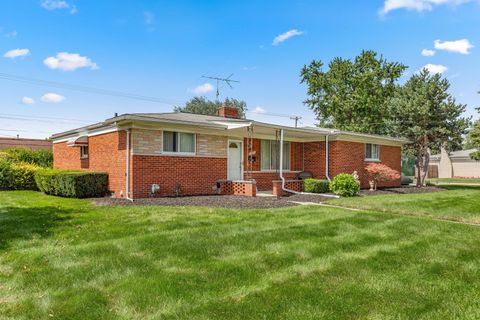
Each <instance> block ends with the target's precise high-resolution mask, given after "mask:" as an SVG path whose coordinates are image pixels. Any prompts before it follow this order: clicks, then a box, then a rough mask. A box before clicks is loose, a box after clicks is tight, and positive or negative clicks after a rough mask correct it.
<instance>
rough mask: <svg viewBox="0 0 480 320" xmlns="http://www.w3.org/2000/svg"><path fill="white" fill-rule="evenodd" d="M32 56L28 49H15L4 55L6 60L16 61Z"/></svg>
mask: <svg viewBox="0 0 480 320" xmlns="http://www.w3.org/2000/svg"><path fill="white" fill-rule="evenodd" d="M29 54H30V50H28V49H13V50H10V51H7V52H5V54H4V55H3V56H4V57H5V58H10V59H15V58H17V57H25V56H27V55H29Z"/></svg>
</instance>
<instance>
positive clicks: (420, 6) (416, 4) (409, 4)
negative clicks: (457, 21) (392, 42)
mask: <svg viewBox="0 0 480 320" xmlns="http://www.w3.org/2000/svg"><path fill="white" fill-rule="evenodd" d="M471 1H474V0H385V1H384V3H383V8H382V9H381V10H380V14H381V15H385V14H387V13H389V12H390V11H394V10H399V9H406V10H414V11H418V12H420V11H431V10H432V9H433V7H434V6H437V5H446V4H448V5H451V6H458V5H461V4H463V3H467V2H471Z"/></svg>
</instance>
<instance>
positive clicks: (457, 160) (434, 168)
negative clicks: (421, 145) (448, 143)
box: [428, 148, 480, 178]
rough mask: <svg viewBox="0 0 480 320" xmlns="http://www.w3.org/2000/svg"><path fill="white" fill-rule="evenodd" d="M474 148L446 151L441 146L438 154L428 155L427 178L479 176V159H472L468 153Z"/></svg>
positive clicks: (473, 150)
mask: <svg viewBox="0 0 480 320" xmlns="http://www.w3.org/2000/svg"><path fill="white" fill-rule="evenodd" d="M475 151H477V150H476V149H470V150H460V151H454V152H450V153H448V152H447V151H446V150H445V149H443V148H442V150H441V152H440V154H436V155H432V156H431V157H430V165H429V168H428V177H429V178H480V161H476V160H472V159H471V158H470V154H471V153H473V152H475Z"/></svg>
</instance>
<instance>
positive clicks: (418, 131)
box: [388, 69, 470, 186]
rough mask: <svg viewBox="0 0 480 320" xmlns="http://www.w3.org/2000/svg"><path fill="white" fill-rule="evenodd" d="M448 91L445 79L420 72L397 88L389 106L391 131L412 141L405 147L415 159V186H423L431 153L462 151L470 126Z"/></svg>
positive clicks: (463, 108)
mask: <svg viewBox="0 0 480 320" xmlns="http://www.w3.org/2000/svg"><path fill="white" fill-rule="evenodd" d="M449 88H450V83H449V82H448V80H447V79H445V78H442V77H441V75H440V74H433V75H432V74H430V73H429V72H428V70H426V69H423V70H422V71H420V72H419V73H416V74H414V75H413V76H412V77H411V78H410V79H409V80H408V81H407V82H406V83H405V85H403V86H402V87H399V89H398V90H397V91H396V93H395V95H394V97H393V98H391V99H390V100H389V103H388V106H389V108H388V110H389V112H390V114H391V116H392V119H391V124H390V128H391V130H392V132H393V133H395V134H396V135H399V136H403V137H405V138H407V139H409V140H410V141H411V143H410V144H409V145H407V146H406V147H407V151H410V153H411V154H413V155H414V156H415V157H416V163H415V165H416V177H417V186H424V185H425V180H426V175H427V172H428V166H429V163H430V152H431V151H433V152H438V151H439V150H440V148H446V149H447V150H456V149H459V148H461V144H462V135H463V134H465V133H466V129H467V128H468V126H469V124H470V119H469V118H464V117H462V114H463V112H464V111H465V107H466V106H465V105H462V104H458V103H456V101H455V99H454V98H453V97H452V96H451V95H450V94H449V93H448V90H449Z"/></svg>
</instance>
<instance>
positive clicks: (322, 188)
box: [303, 178, 330, 193]
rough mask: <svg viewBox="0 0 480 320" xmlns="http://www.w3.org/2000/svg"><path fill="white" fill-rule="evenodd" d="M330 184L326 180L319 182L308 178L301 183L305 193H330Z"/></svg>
mask: <svg viewBox="0 0 480 320" xmlns="http://www.w3.org/2000/svg"><path fill="white" fill-rule="evenodd" d="M329 187H330V182H329V181H328V180H319V179H312V178H308V179H305V180H304V182H303V188H304V190H305V192H310V193H326V192H329V191H330V188H329Z"/></svg>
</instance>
